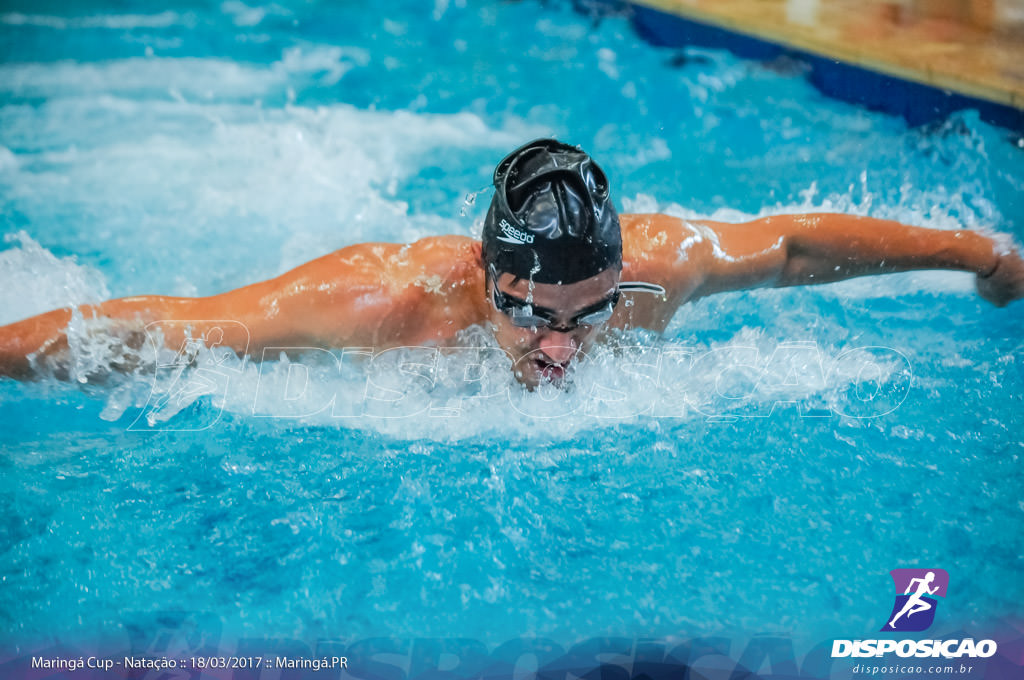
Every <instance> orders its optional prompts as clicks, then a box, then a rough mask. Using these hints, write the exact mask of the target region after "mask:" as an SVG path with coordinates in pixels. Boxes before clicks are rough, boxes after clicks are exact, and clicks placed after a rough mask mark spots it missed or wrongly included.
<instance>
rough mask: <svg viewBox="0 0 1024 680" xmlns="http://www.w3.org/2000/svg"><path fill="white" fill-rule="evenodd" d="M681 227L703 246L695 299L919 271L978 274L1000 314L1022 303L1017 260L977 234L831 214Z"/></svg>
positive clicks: (1023, 269)
mask: <svg viewBox="0 0 1024 680" xmlns="http://www.w3.org/2000/svg"><path fill="white" fill-rule="evenodd" d="M683 224H684V226H685V228H687V229H690V230H692V231H694V233H696V234H698V235H699V236H700V238H701V241H702V242H701V244H700V245H701V246H702V247H701V248H698V249H696V252H697V254H698V255H699V257H698V258H697V259H698V260H699V261H700V262H701V263H702V270H703V280H702V283H701V285H700V286H699V288H698V290H697V291H696V295H695V296H694V297H698V296H701V295H709V294H712V293H716V292H721V291H726V290H738V289H743V288H753V287H762V286H774V287H781V286H797V285H807V284H815V283H830V282H833V281H840V280H843V279H848V278H853V277H856V276H865V275H870V274H887V273H892V272H902V271H910V270H915V269H953V270H960V271H968V272H973V273H974V274H975V275H977V287H978V292H979V294H980V295H981V296H982V297H984V298H985V299H986V300H988V301H989V302H991V303H992V304H994V305H997V306H999V307H1002V306H1004V305H1006V304H1008V303H1010V302H1011V301H1013V300H1016V299H1019V298H1021V297H1022V296H1024V260H1022V259H1021V256H1020V254H1019V253H1018V252H1016V251H1013V250H1010V249H1009V248H1004V247H1001V246H1000V245H999V244H997V243H996V242H995V241H994V240H993V239H991V238H989V237H987V236H985V235H983V234H980V233H978V232H976V231H971V230H966V229H962V230H942V229H926V228H922V227H912V226H908V225H905V224H901V223H899V222H894V221H892V220H881V219H875V218H870V217H858V216H854V215H840V214H828V213H821V214H808V215H779V216H773V217H765V218H761V219H758V220H754V221H752V222H746V223H743V224H724V223H715V222H700V223H689V222H684V223H683Z"/></svg>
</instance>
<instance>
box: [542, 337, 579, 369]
mask: <svg viewBox="0 0 1024 680" xmlns="http://www.w3.org/2000/svg"><path fill="white" fill-rule="evenodd" d="M579 348H580V343H579V342H578V341H577V340H576V338H574V337H572V334H570V333H559V332H558V331H552V332H549V333H545V334H544V336H543V337H541V339H540V343H539V344H538V345H537V349H539V350H540V351H541V352H543V353H544V356H546V357H547V358H548V359H549V360H550V361H551V363H553V364H566V363H569V360H571V359H572V358H573V357H574V356H576V352H578V351H579Z"/></svg>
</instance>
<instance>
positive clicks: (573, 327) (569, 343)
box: [487, 268, 619, 388]
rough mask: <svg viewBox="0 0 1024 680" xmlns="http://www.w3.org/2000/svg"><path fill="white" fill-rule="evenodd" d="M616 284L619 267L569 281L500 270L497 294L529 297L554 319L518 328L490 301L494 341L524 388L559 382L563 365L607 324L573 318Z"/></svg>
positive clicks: (522, 299)
mask: <svg viewBox="0 0 1024 680" xmlns="http://www.w3.org/2000/svg"><path fill="white" fill-rule="evenodd" d="M618 285H619V271H618V270H617V269H615V268H612V269H606V270H605V271H603V272H601V273H600V274H598V275H596V276H592V277H591V278H589V279H584V280H583V281H578V282H576V283H571V284H567V285H556V284H552V283H534V284H532V286H531V284H530V282H529V281H527V280H525V279H517V278H516V277H515V276H513V275H512V274H504V273H503V274H499V275H498V277H497V281H492V282H490V283H489V287H488V289H487V295H488V300H490V299H491V296H492V290H491V288H490V286H497V289H498V291H499V292H500V293H502V294H503V295H505V296H507V298H510V299H512V300H513V301H519V302H523V303H525V302H527V301H529V302H530V303H531V304H532V306H533V308H534V309H542V310H544V311H545V312H546V313H549V314H550V316H551V318H552V321H553V323H551V324H550V325H538V326H536V327H530V328H520V327H518V326H516V325H515V324H513V323H512V320H511V319H510V318H509V317H508V316H507V315H506V314H505V313H503V312H501V311H499V310H498V309H496V308H495V307H494V305H493V304H491V305H489V308H490V310H491V319H490V320H491V322H492V323H493V324H494V328H495V331H494V337H495V339H496V340H497V341H498V344H499V345H501V347H502V348H503V349H504V350H505V351H507V352H508V353H509V354H510V355H511V356H512V361H513V370H514V371H515V374H516V379H517V380H519V382H521V383H523V384H524V385H526V386H527V387H531V388H532V387H536V386H537V385H539V384H540V383H542V382H553V383H556V384H557V383H561V382H562V380H563V379H564V378H565V372H566V369H567V368H568V367H569V365H570V363H571V362H572V361H573V359H575V358H576V356H577V355H578V354H579V353H580V352H586V351H587V349H588V348H589V347H590V346H591V345H592V344H593V343H594V340H595V339H596V338H597V336H598V334H599V333H600V332H601V330H602V329H603V328H604V326H605V323H604V322H601V323H594V324H586V323H579V324H578V325H577V321H578V319H579V318H580V315H581V313H586V312H590V311H593V310H594V309H595V308H599V307H601V306H602V303H603V302H607V301H610V299H611V298H612V297H613V295H614V294H615V291H616V290H617V288H618Z"/></svg>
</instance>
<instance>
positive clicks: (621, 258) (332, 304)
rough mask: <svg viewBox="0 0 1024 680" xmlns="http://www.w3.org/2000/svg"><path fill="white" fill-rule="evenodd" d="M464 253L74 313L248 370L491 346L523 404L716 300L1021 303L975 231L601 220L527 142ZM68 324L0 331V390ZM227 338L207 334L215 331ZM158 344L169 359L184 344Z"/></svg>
mask: <svg viewBox="0 0 1024 680" xmlns="http://www.w3.org/2000/svg"><path fill="white" fill-rule="evenodd" d="M494 187H495V192H494V196H493V199H492V201H491V205H490V208H489V210H488V212H487V216H486V219H485V220H484V227H483V234H482V239H481V240H479V241H478V240H475V239H472V238H468V237H463V236H454V235H449V236H434V237H429V238H424V239H422V240H419V241H416V242H415V243H411V244H406V245H400V244H390V243H362V244H357V245H352V246H349V247H347V248H342V249H341V250H338V251H336V252H333V253H331V254H329V255H324V256H323V257H320V258H318V259H315V260H312V261H311V262H308V263H306V264H303V265H301V266H299V267H297V268H295V269H293V270H291V271H289V272H286V273H284V274H282V275H280V276H278V277H277V278H273V279H270V280H267V281H262V282H259V283H254V284H251V285H248V286H244V287H242V288H238V289H236V290H231V291H228V292H225V293H221V294H219V295H214V296H211V297H204V298H180V297H166V296H155V295H147V296H140V297H127V298H121V299H116V300H109V301H107V302H103V303H101V304H96V305H82V306H81V307H80V308H79V309H80V311H81V313H82V315H83V316H84V317H85V318H102V319H107V320H109V321H108V322H107V323H108V330H109V332H111V333H112V334H115V335H118V336H120V337H130V336H132V335H134V337H135V341H136V342H137V341H138V337H140V335H141V331H142V329H143V328H144V326H145V325H146V324H147V323H150V322H154V321H166V320H179V321H183V322H186V321H187V322H188V323H187V324H181V325H182V326H185V325H187V326H188V327H189V328H190V332H191V333H192V334H194V335H195V336H196V337H206V335H207V333H208V332H210V331H213V330H214V329H217V332H222V333H223V336H222V337H221V338H220V341H221V344H223V345H225V346H228V347H231V348H233V349H234V350H235V351H236V352H238V353H243V352H248V353H250V354H251V355H253V356H260V354H261V352H262V349H263V348H265V347H297V348H301V347H307V348H308V347H322V348H341V347H372V348H374V349H375V350H378V351H379V350H383V349H387V348H391V347H400V346H415V345H433V346H445V345H450V344H452V343H454V342H455V340H456V334H457V333H459V331H462V330H463V329H465V328H467V327H470V326H473V325H481V326H485V327H488V328H490V329H491V330H492V332H493V334H494V337H495V339H496V341H497V343H498V344H499V345H500V346H501V347H502V348H504V349H505V350H507V351H508V353H509V355H510V356H511V358H512V360H513V362H514V363H513V366H514V370H515V374H516V377H517V378H518V380H519V381H520V382H522V383H523V384H525V385H526V386H527V387H531V388H532V387H534V386H536V385H538V384H539V383H541V382H543V381H552V382H560V381H562V379H563V378H564V376H565V373H566V371H567V370H568V369H569V367H570V365H571V362H572V361H573V360H574V358H575V357H576V356H577V355H578V354H580V353H581V352H585V351H586V350H587V348H588V347H590V346H591V345H592V344H593V343H595V342H599V341H600V339H601V337H602V334H603V333H604V331H606V330H607V329H609V328H616V329H621V328H647V329H651V330H654V331H662V330H664V329H665V327H666V326H667V325H668V323H669V321H670V320H671V318H672V316H673V314H674V313H675V312H676V310H677V309H678V308H679V307H680V306H681V305H683V304H686V303H687V302H690V301H692V300H696V299H698V298H701V297H704V296H707V295H712V294H714V293H721V292H724V291H732V290H741V289H745V288H755V287H765V286H768V287H771V286H774V287H780V286H796V285H803V284H815V283H828V282H832V281H839V280H842V279H847V278H851V277H855V276H863V275H867V274H884V273H889V272H901V271H908V270H912V269H955V270H962V271H968V272H973V273H974V274H975V275H976V276H977V290H978V292H979V294H980V295H981V296H982V297H984V298H985V299H986V300H988V301H990V302H992V303H993V304H995V305H997V306H1000V307H1001V306H1004V305H1006V304H1008V303H1010V302H1011V301H1013V300H1017V299H1019V298H1020V297H1022V295H1024V260H1022V259H1021V256H1020V254H1019V253H1018V252H1016V251H1013V250H1010V249H1008V248H1003V247H1000V246H999V245H998V244H997V243H996V242H995V241H994V240H993V239H991V238H989V237H987V236H984V235H982V234H979V233H978V232H976V231H970V230H957V231H945V230H935V229H924V228H919V227H912V226H907V225H903V224H900V223H898V222H893V221H889V220H881V219H873V218H868V217H855V216H850V215H839V214H805V215H779V216H772V217H764V218H761V219H757V220H753V221H751V222H746V223H742V224H727V223H721V222H712V221H708V220H686V219H680V218H678V217H670V216H668V215H660V214H651V215H622V216H621V218H620V216H619V215H618V214H617V213H616V211H615V208H614V206H613V205H612V201H611V198H610V195H609V186H608V181H607V179H606V178H605V175H604V173H603V172H602V171H601V168H600V167H598V165H597V163H595V162H594V161H593V159H591V158H590V156H588V155H587V154H586V153H584V152H583V151H581V150H580V149H579V148H578V147H574V146H569V145H566V144H563V143H561V142H558V141H556V140H552V139H542V140H537V141H534V142H530V143H529V144H526V145H525V146H523V147H521V148H519V149H516V150H515V151H513V152H512V153H511V154H509V155H508V156H507V157H506V158H505V159H504V160H502V161H501V163H500V164H499V165H498V167H497V169H496V170H495V172H494ZM71 319H72V310H71V309H59V310H54V311H50V312H47V313H44V314H40V315H38V316H34V317H31V318H29V319H25V320H23V321H18V322H16V323H12V324H10V325H7V326H4V327H0V375H6V376H12V377H18V378H27V377H31V375H32V372H33V362H32V361H31V359H30V357H34V358H35V359H36V360H40V361H42V362H43V363H48V365H51V366H52V365H55V364H59V362H60V360H61V357H62V356H64V355H66V354H67V351H68V350H67V337H66V335H65V332H66V329H67V328H68V324H69V322H70V321H71ZM228 319H230V320H235V321H237V322H239V323H238V324H233V325H228V324H225V325H223V326H218V325H217V322H218V321H221V320H228ZM178 332H179V333H181V335H180V336H179V337H173V333H172V334H171V335H169V336H167V337H165V341H166V343H167V345H168V347H172V348H173V347H181V346H183V344H185V342H186V338H184V337H183V336H184V331H178Z"/></svg>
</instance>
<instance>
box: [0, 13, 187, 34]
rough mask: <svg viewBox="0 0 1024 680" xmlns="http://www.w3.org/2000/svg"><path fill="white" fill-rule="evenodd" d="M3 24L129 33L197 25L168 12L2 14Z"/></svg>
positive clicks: (182, 15)
mask: <svg viewBox="0 0 1024 680" xmlns="http://www.w3.org/2000/svg"><path fill="white" fill-rule="evenodd" d="M0 21H2V22H3V23H5V24H8V25H10V26H38V27H42V28H52V29H56V30H61V31H63V30H67V29H79V28H109V29H115V30H125V29H133V28H167V27H169V26H194V25H195V23H196V19H195V16H194V15H192V14H179V13H177V12H171V11H165V12H160V13H158V14H98V15H93V16H84V17H60V16H52V15H47V14H22V13H20V12H8V13H6V14H2V15H0Z"/></svg>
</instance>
